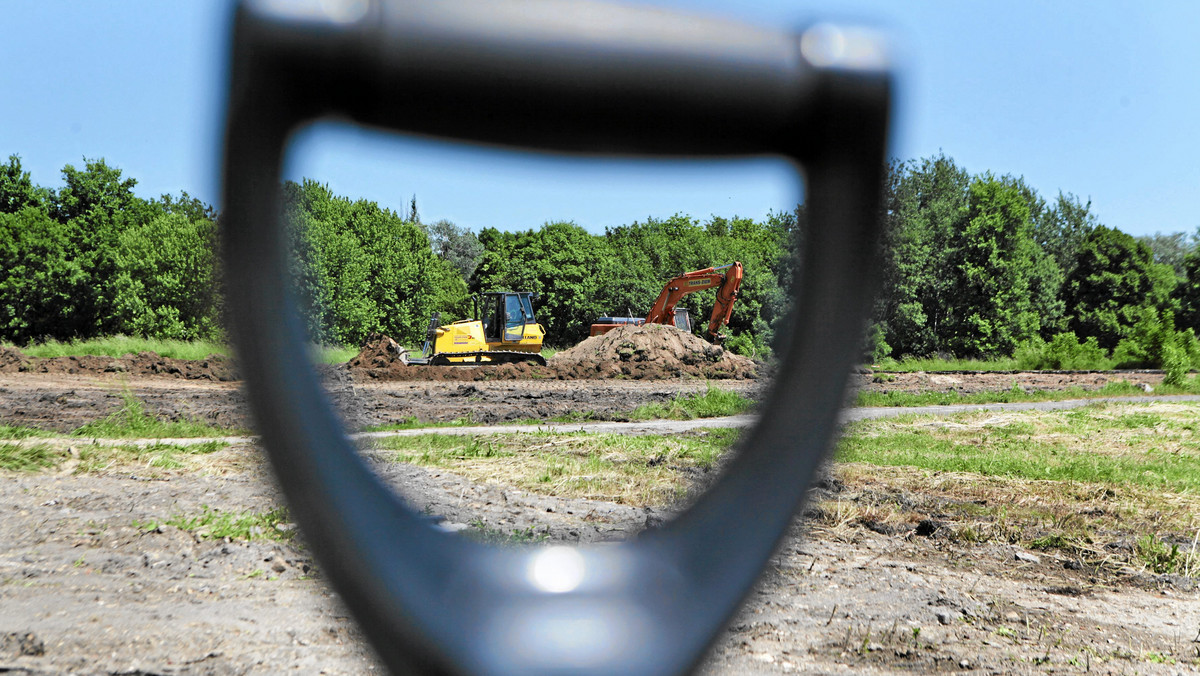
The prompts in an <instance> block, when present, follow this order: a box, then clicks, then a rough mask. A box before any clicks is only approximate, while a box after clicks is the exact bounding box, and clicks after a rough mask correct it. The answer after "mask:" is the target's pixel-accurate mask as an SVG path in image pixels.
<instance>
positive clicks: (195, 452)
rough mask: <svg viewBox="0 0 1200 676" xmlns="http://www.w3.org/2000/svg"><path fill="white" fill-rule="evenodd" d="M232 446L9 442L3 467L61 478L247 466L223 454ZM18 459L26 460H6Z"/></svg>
mask: <svg viewBox="0 0 1200 676" xmlns="http://www.w3.org/2000/svg"><path fill="white" fill-rule="evenodd" d="M229 446H230V445H229V444H228V443H227V442H225V441H221V440H217V439H214V440H211V441H205V442H202V443H193V444H173V443H162V442H154V443H140V444H139V443H101V442H91V443H81V442H79V441H76V440H68V439H64V438H56V439H45V440H41V439H39V440H28V441H25V442H13V443H7V444H3V448H0V469H7V470H12V471H26V472H29V471H51V472H56V473H59V474H101V473H105V472H128V471H131V470H136V471H139V472H143V473H147V474H150V475H153V476H160V475H163V474H165V473H167V472H205V473H222V467H224V466H225V465H228V464H229V463H234V464H235V465H239V466H240V464H241V462H242V461H241V460H239V459H238V458H236V457H235V455H237V454H230V453H225V452H223V451H225V450H226V449H227V448H229ZM242 455H244V454H242ZM10 456H11V458H10ZM12 458H15V459H20V460H22V462H20V463H16V462H5V460H8V459H12ZM31 458H32V459H33V460H30V459H31ZM226 469H228V468H226Z"/></svg>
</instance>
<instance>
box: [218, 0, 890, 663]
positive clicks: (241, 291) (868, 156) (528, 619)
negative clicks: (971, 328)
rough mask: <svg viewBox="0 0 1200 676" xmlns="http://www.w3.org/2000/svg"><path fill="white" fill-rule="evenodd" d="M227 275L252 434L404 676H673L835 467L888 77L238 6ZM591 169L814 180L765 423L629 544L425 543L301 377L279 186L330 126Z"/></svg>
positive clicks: (586, 22)
mask: <svg viewBox="0 0 1200 676" xmlns="http://www.w3.org/2000/svg"><path fill="white" fill-rule="evenodd" d="M232 67H233V72H232V79H231V90H230V98H229V102H228V105H229V111H228V126H227V130H226V146H225V164H224V172H225V173H224V210H225V212H224V219H223V226H224V227H223V231H222V247H223V257H224V261H225V265H226V269H225V274H226V282H227V284H228V298H227V303H228V309H229V315H230V319H231V322H232V326H231V329H232V337H233V340H234V344H235V347H236V349H237V354H238V364H239V368H240V369H241V370H242V372H243V374H244V376H245V379H246V384H247V388H248V391H249V400H250V404H251V409H252V412H253V415H254V419H255V420H256V422H257V426H258V428H259V430H260V432H261V433H262V438H263V443H264V445H265V447H266V449H267V453H268V456H269V457H270V460H271V463H272V465H273V467H274V469H275V472H276V474H277V475H278V477H279V481H280V484H281V486H282V487H283V491H284V494H285V496H286V498H287V501H288V504H289V505H290V507H291V510H292V513H293V514H294V516H295V518H296V521H297V522H298V523H299V525H300V527H301V528H302V530H303V531H304V533H305V536H306V538H307V540H308V542H309V543H310V545H311V546H312V549H313V552H314V554H315V555H316V557H317V560H318V562H319V563H320V564H321V566H322V567H323V569H324V570H325V571H326V573H327V574H328V576H329V579H330V581H331V583H332V584H333V586H334V588H335V589H336V590H337V591H338V593H339V594H341V596H342V598H343V599H344V600H345V602H346V604H347V605H348V606H349V608H350V609H351V611H352V612H353V613H354V615H355V617H356V618H357V619H358V621H359V623H360V625H361V626H362V628H363V630H364V632H365V633H366V635H367V636H368V638H369V639H370V641H371V643H372V644H373V646H374V647H375V649H376V650H377V651H378V653H379V655H380V656H381V657H382V658H383V660H384V662H386V663H387V665H388V667H389V668H391V669H392V670H393V671H396V672H404V671H420V672H427V673H481V674H485V673H486V674H539V673H567V672H569V673H575V674H676V673H682V672H686V671H688V670H690V669H692V668H694V667H695V666H696V665H697V664H699V661H700V659H701V657H702V655H703V651H704V649H705V647H706V646H707V645H708V644H709V643H710V642H711V641H712V640H713V639H714V637H715V636H716V635H717V633H718V632H719V630H720V629H721V627H722V626H723V625H724V623H725V622H726V621H728V619H729V617H730V616H731V615H732V614H733V613H734V612H735V610H736V609H737V607H738V605H739V604H740V602H741V601H742V599H743V598H744V596H745V595H746V594H747V593H748V592H749V590H750V589H751V587H752V586H753V583H754V581H755V579H756V577H757V575H758V573H759V572H760V571H761V569H762V567H763V566H764V565H765V563H766V561H767V559H768V557H769V556H770V555H771V552H772V551H773V550H774V548H775V546H776V545H777V544H778V542H779V540H780V539H781V538H782V537H783V535H784V533H785V531H786V529H787V527H788V525H789V523H790V522H791V519H792V516H793V514H794V513H795V512H796V511H797V510H798V509H799V507H800V505H801V503H802V500H803V498H804V494H805V491H806V489H807V486H808V485H809V483H810V481H811V480H812V478H813V475H814V473H815V471H816V469H817V467H818V465H819V464H820V462H821V461H822V459H823V458H824V457H825V455H826V453H827V452H828V450H829V448H830V447H831V444H832V438H833V434H834V431H835V428H836V418H837V412H838V409H839V408H840V404H841V401H842V396H843V393H844V391H845V385H846V380H847V373H848V372H849V369H850V368H851V366H852V365H853V363H854V361H855V359H856V357H857V356H858V354H859V351H858V346H859V344H860V342H861V341H860V339H861V332H862V327H863V321H864V318H865V316H866V312H867V310H868V308H869V303H870V298H871V293H872V290H873V283H874V277H875V275H874V271H875V269H876V265H875V264H874V259H875V246H876V245H875V242H876V236H877V234H878V230H879V225H880V218H879V214H878V213H877V210H878V204H879V184H880V176H881V171H882V168H883V163H884V158H885V145H886V130H887V116H888V107H889V75H888V70H887V64H886V62H885V58H884V55H883V50H882V47H881V45H880V43H879V42H878V40H877V39H876V38H875V37H874V36H873V35H872V34H870V33H869V32H865V31H861V30H856V29H851V28H841V27H837V26H833V25H819V26H815V27H813V28H810V29H809V30H807V31H804V32H802V33H799V34H790V33H781V32H775V31H771V30H764V29H761V28H754V27H749V26H744V25H740V24H735V23H729V22H724V21H715V20H712V19H704V18H697V17H691V16H683V15H678V14H672V13H667V12H662V11H658V10H651V9H639V8H628V7H619V6H610V5H604V4H598V3H593V2H568V1H565V0H410V1H401V0H395V1H393V2H385V1H382V0H374V1H369V0H310V1H308V2H285V1H284V0H243V2H242V3H241V5H240V6H239V8H238V10H237V16H236V23H235V27H234V39H233V61H232ZM329 116H344V117H349V118H350V119H352V120H354V121H356V122H359V123H362V124H367V125H374V126H379V127H385V128H389V129H396V130H402V131H407V132H413V133H419V134H427V135H435V136H442V137H447V138H451V139H458V140H463V141H472V142H484V143H493V144H501V145H508V146H518V147H524V148H537V149H543V150H551V151H562V152H583V153H589V154H596V155H646V154H658V155H662V154H667V155H677V156H698V157H699V156H708V157H711V156H719V155H750V154H774V155H782V156H784V157H787V158H789V159H791V160H793V161H794V162H795V163H796V164H797V165H799V166H800V167H801V168H802V169H803V171H804V172H805V176H806V179H807V186H806V187H807V189H806V197H807V216H808V220H809V227H808V231H807V233H806V242H805V251H804V256H803V261H802V265H801V267H800V283H799V289H800V290H801V291H802V293H800V294H799V295H798V296H797V298H796V299H795V306H796V310H795V312H796V314H795V316H794V320H793V321H792V323H791V326H792V328H791V329H790V332H789V334H788V335H787V336H785V337H784V340H783V341H781V345H780V352H781V354H782V355H783V360H782V363H781V366H780V368H779V370H778V372H777V374H776V379H775V384H774V386H773V387H772V391H771V395H770V397H769V398H768V400H767V401H766V402H765V403H764V405H763V406H762V408H761V422H760V423H759V424H758V426H757V427H755V428H754V429H753V430H752V431H751V432H750V433H749V434H748V435H746V437H745V440H744V441H743V443H742V444H741V446H740V451H739V453H738V455H737V457H736V458H735V459H734V460H733V461H731V463H730V464H729V466H728V469H727V471H726V473H725V474H724V475H723V477H722V478H721V480H720V481H718V482H717V483H716V485H714V486H713V487H712V488H711V489H710V490H709V491H708V492H707V493H705V494H704V495H703V496H702V497H701V498H700V499H699V500H698V501H697V502H696V503H695V504H694V505H693V506H692V508H691V509H689V510H688V511H687V512H685V513H684V514H683V515H681V516H680V517H679V518H677V519H675V520H674V521H672V522H670V523H668V524H667V525H665V526H664V527H662V528H661V529H659V530H655V531H651V532H648V533H645V534H643V535H642V536H641V537H640V538H638V539H637V541H635V542H629V543H623V544H620V545H617V546H609V547H602V548H585V547H580V548H572V547H563V546H553V547H546V548H533V549H526V550H514V549H495V548H489V547H486V546H483V545H480V544H476V543H472V542H469V541H467V540H465V539H462V538H458V537H454V536H451V535H447V534H444V533H441V532H438V531H436V530H435V529H433V528H431V527H430V526H429V525H428V524H427V523H426V522H425V521H424V520H422V519H421V518H419V517H418V515H416V514H414V513H413V512H412V511H411V510H409V509H408V508H406V507H405V506H404V505H403V504H402V503H401V501H400V500H399V499H398V498H397V497H396V496H395V495H393V494H392V493H391V492H390V491H389V490H388V489H387V488H386V487H385V486H383V485H382V484H381V483H380V482H379V481H378V480H377V479H376V477H375V476H374V475H373V474H372V473H371V471H370V469H369V468H368V467H367V466H366V464H365V463H364V462H363V461H362V460H361V459H360V458H359V456H358V455H357V453H356V452H355V450H354V448H353V446H352V445H351V443H350V442H349V441H348V440H347V438H346V435H345V432H344V431H343V429H342V427H341V425H340V423H339V422H338V420H337V419H336V417H335V416H334V414H333V413H332V411H331V409H330V407H329V404H328V402H327V401H326V399H325V398H324V396H323V395H322V393H321V391H320V389H319V387H318V381H317V378H316V376H315V373H314V371H313V369H312V368H311V367H310V366H309V365H308V364H307V362H306V356H305V349H304V331H303V327H302V324H301V321H300V319H299V315H298V313H297V311H296V303H295V301H294V299H293V297H292V294H291V291H290V289H289V284H288V281H287V280H288V275H287V260H286V254H285V247H284V232H283V228H282V226H281V223H280V208H279V202H280V200H279V197H280V166H281V160H282V154H283V152H284V148H285V145H286V142H287V139H288V136H289V134H290V133H291V132H292V131H293V130H295V129H296V128H297V127H298V126H300V125H302V124H304V123H306V122H308V121H311V120H313V119H316V118H320V117H329Z"/></svg>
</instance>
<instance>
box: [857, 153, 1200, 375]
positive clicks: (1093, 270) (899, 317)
mask: <svg viewBox="0 0 1200 676" xmlns="http://www.w3.org/2000/svg"><path fill="white" fill-rule="evenodd" d="M884 195H885V197H884V214H883V215H882V217H883V218H884V219H885V222H886V226H887V227H886V237H885V241H884V243H883V247H884V270H883V275H884V279H885V285H884V292H883V294H882V295H881V296H880V298H879V299H878V302H877V304H876V307H875V311H874V322H875V324H874V333H873V338H874V345H873V348H874V352H875V356H876V357H882V356H889V355H892V356H903V355H914V356H924V355H932V354H946V355H954V356H968V357H976V356H980V357H998V356H1008V355H1012V354H1013V353H1014V352H1016V351H1017V350H1018V348H1021V349H1022V350H1024V352H1025V353H1026V354H1029V353H1030V351H1031V350H1032V351H1037V349H1039V347H1044V346H1048V345H1049V344H1051V343H1054V342H1055V340H1057V341H1058V342H1057V344H1058V345H1059V346H1062V345H1065V344H1068V343H1071V344H1076V345H1084V344H1086V342H1087V341H1088V340H1093V341H1094V344H1095V345H1096V346H1097V348H1098V349H1100V350H1102V351H1103V352H1104V353H1106V354H1112V355H1113V356H1116V357H1120V358H1118V361H1119V362H1121V363H1122V365H1127V366H1136V365H1159V364H1161V362H1162V361H1163V356H1164V354H1165V353H1166V352H1167V351H1174V350H1177V349H1178V350H1183V351H1184V352H1196V350H1195V349H1194V347H1193V346H1194V343H1195V337H1194V333H1193V331H1194V330H1195V329H1197V328H1200V293H1198V291H1200V251H1198V250H1197V249H1196V247H1195V237H1193V238H1191V240H1190V241H1189V240H1188V239H1187V238H1186V237H1185V236H1184V235H1183V234H1176V235H1169V236H1164V235H1155V236H1153V237H1147V238H1141V239H1135V238H1134V237H1131V236H1130V235H1128V234H1125V233H1123V232H1120V231H1118V230H1114V229H1112V228H1108V227H1105V226H1103V225H1101V224H1100V223H1099V222H1098V221H1097V219H1096V217H1095V215H1094V214H1092V213H1091V209H1090V203H1083V202H1081V201H1080V200H1079V199H1078V198H1077V197H1075V196H1074V195H1069V194H1061V193H1060V194H1059V195H1058V196H1057V198H1056V199H1055V200H1054V201H1053V202H1047V201H1046V200H1045V199H1044V198H1042V197H1041V196H1040V195H1038V194H1037V192H1036V191H1034V190H1033V189H1032V188H1030V187H1029V186H1028V185H1027V184H1026V183H1025V182H1024V181H1023V180H1022V179H1020V178H1013V177H1011V176H999V177H998V176H995V175H992V174H990V173H984V174H978V175H974V176H972V175H971V174H969V173H968V172H967V171H966V170H965V169H963V168H962V167H959V166H958V165H957V164H955V162H954V161H953V160H952V159H950V158H948V157H945V156H937V157H932V158H928V159H924V160H920V161H910V162H903V163H901V162H895V163H893V164H892V165H890V166H889V172H888V181H887V185H886V186H885V192H884ZM1164 336H1166V337H1164ZM1164 345H1165V346H1166V347H1163V346H1164Z"/></svg>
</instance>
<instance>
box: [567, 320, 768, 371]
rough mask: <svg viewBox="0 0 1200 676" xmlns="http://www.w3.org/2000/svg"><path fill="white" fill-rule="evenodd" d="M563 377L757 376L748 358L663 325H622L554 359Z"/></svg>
mask: <svg viewBox="0 0 1200 676" xmlns="http://www.w3.org/2000/svg"><path fill="white" fill-rule="evenodd" d="M550 366H551V367H552V368H553V369H554V370H555V371H557V372H558V373H559V374H560V377H564V378H617V377H626V378H638V379H654V378H678V377H681V376H694V377H703V378H737V379H744V378H754V377H755V375H756V373H757V367H756V365H755V364H754V362H753V361H752V360H750V359H748V358H746V357H742V356H740V355H736V354H734V353H732V352H729V351H728V350H726V349H724V348H722V347H721V346H719V345H713V344H712V343H709V342H708V341H705V340H704V339H702V338H698V337H696V336H694V335H692V334H690V333H686V332H683V331H680V330H678V329H676V328H675V327H673V326H665V325H662V324H646V325H644V326H621V327H618V328H616V329H613V330H612V331H609V332H608V333H606V334H604V335H601V336H592V337H591V338H588V339H587V340H585V341H583V342H582V343H580V344H578V345H576V346H575V347H573V348H571V349H569V350H564V351H562V352H559V353H558V354H556V355H554V356H553V357H551V358H550Z"/></svg>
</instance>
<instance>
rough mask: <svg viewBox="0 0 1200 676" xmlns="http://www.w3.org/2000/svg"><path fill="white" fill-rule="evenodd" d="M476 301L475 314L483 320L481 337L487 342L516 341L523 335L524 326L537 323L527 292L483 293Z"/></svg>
mask: <svg viewBox="0 0 1200 676" xmlns="http://www.w3.org/2000/svg"><path fill="white" fill-rule="evenodd" d="M476 302H477V303H478V306H477V308H476V310H477V311H476V316H478V317H479V318H480V320H482V321H483V338H484V340H486V341H487V342H489V343H515V342H518V341H520V340H521V339H522V338H524V337H525V326H526V325H527V324H536V323H537V319H536V318H535V317H534V316H533V294H531V293H529V292H524V291H523V292H520V293H511V292H504V293H485V294H482V295H480V296H479V298H478V299H477V300H476Z"/></svg>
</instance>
